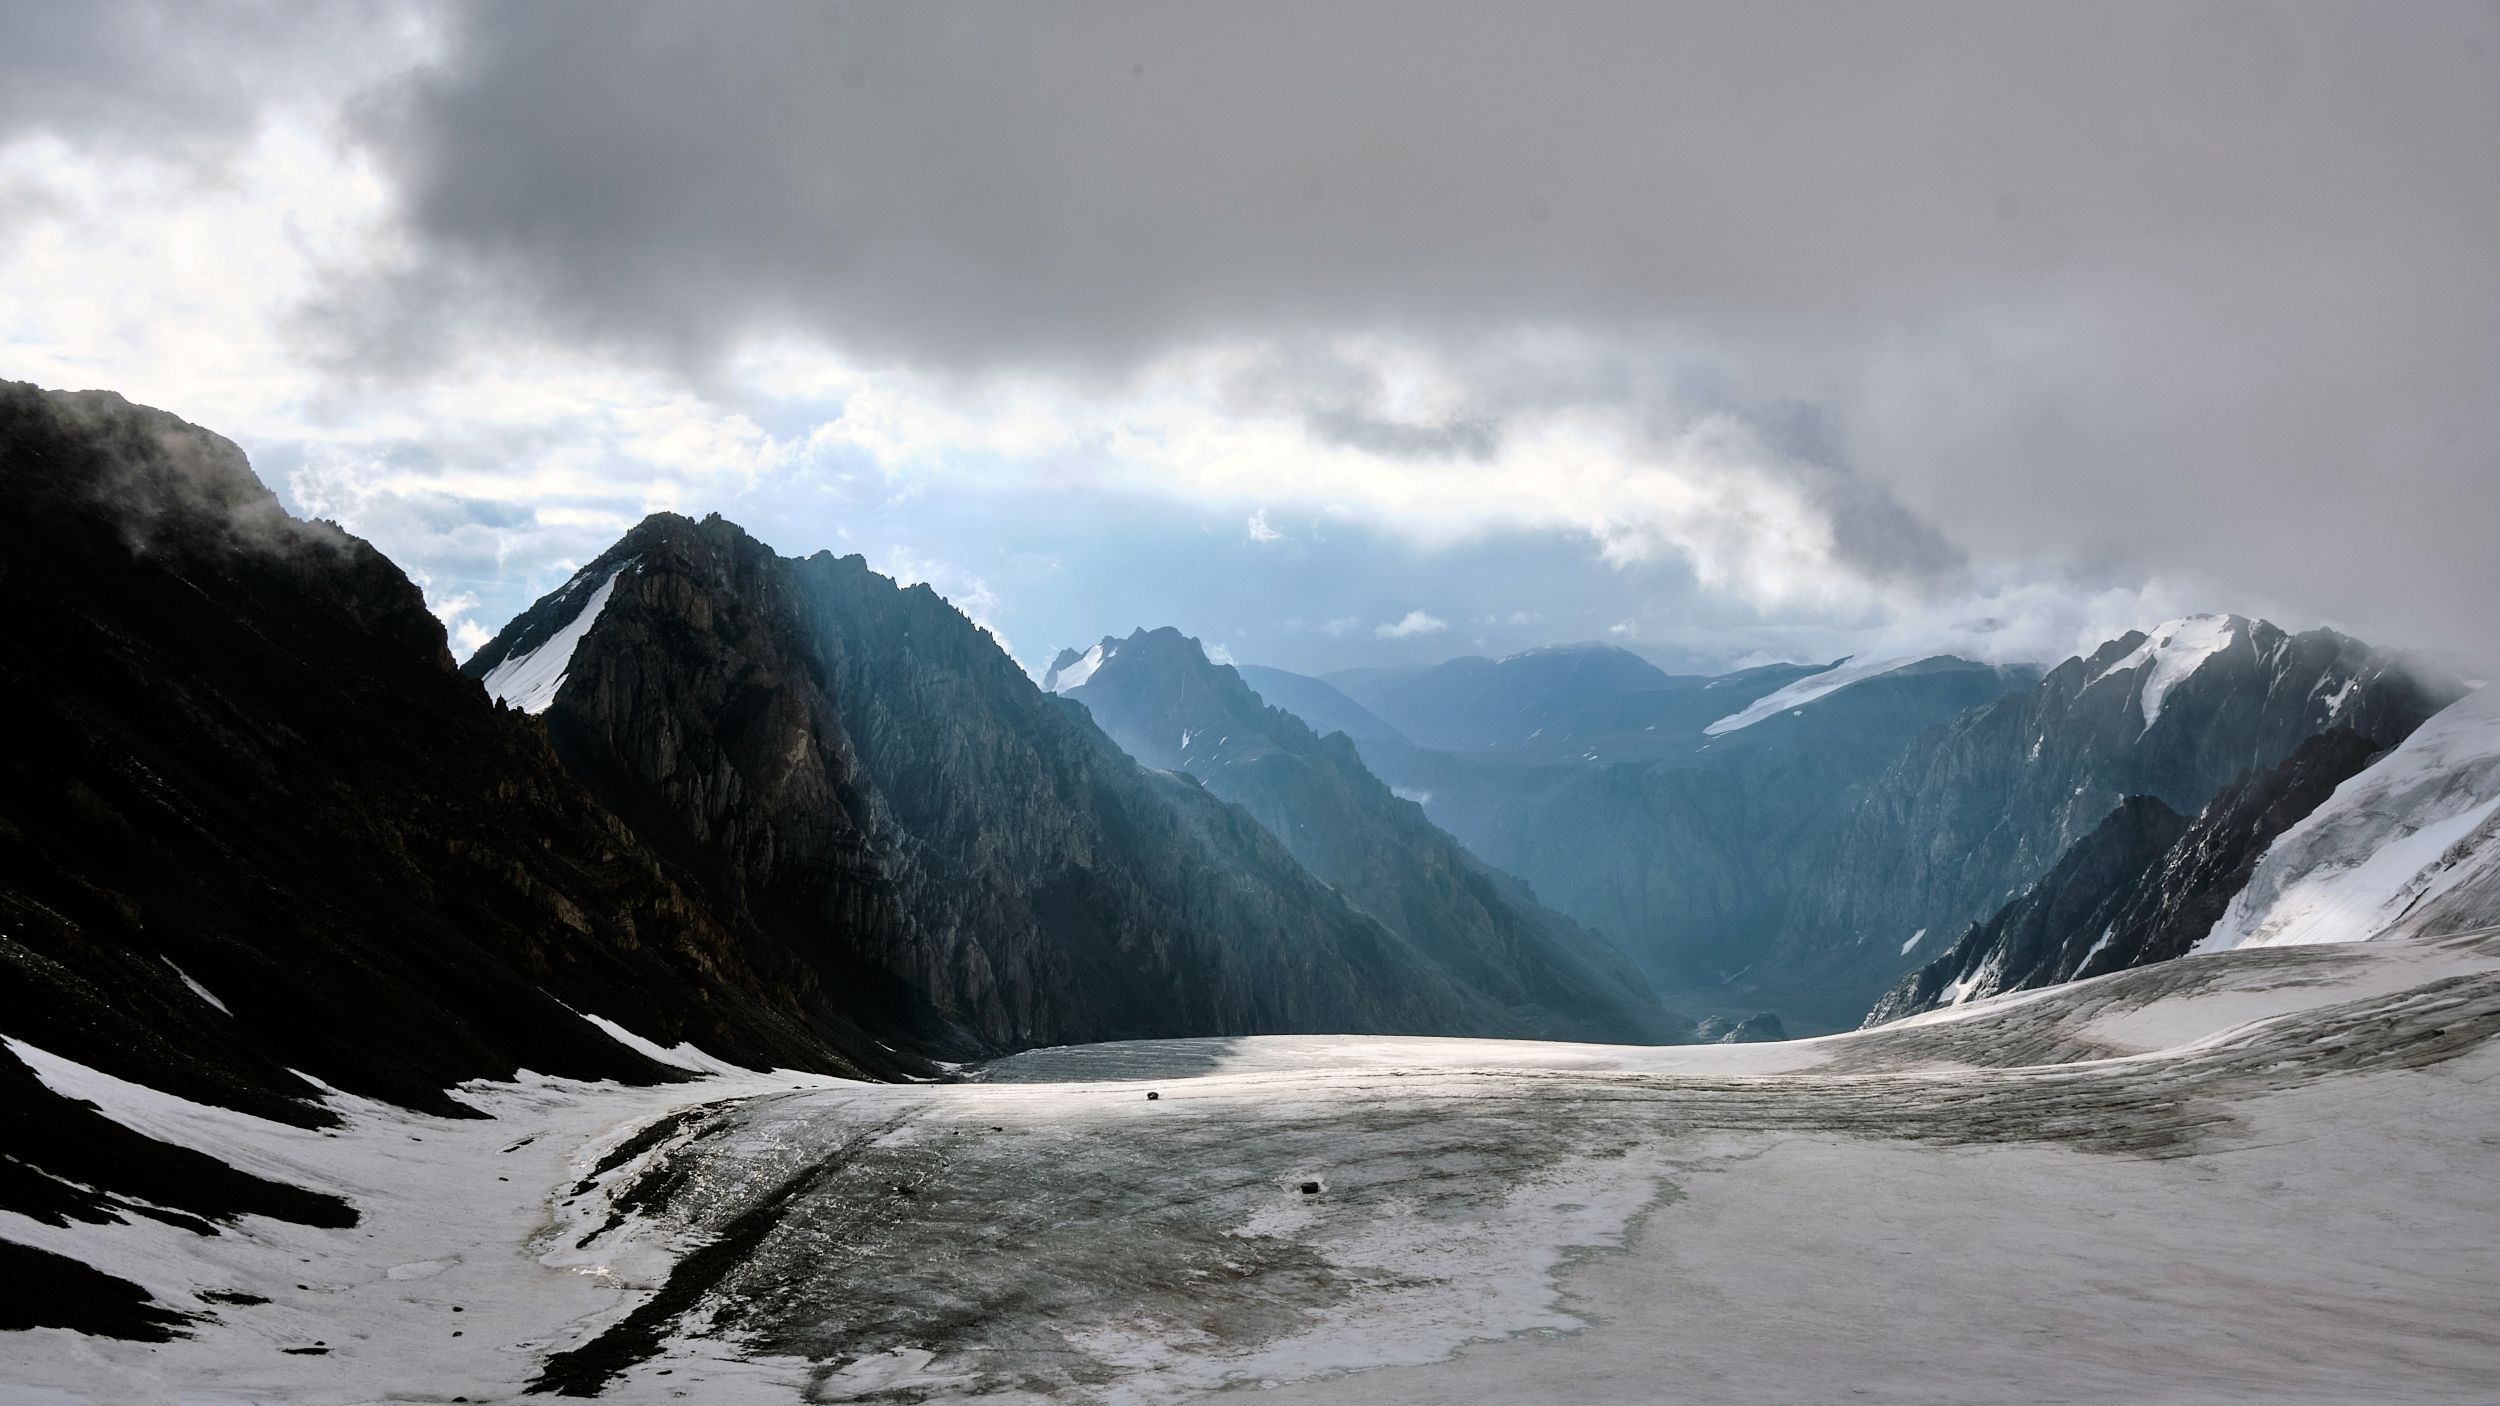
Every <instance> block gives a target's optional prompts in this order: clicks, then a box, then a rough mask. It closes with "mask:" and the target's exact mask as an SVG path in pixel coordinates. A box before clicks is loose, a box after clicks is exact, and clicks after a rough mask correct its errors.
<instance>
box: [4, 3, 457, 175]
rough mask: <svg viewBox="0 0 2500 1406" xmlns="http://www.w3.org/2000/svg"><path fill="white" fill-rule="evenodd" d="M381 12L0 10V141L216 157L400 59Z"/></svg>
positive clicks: (109, 7)
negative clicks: (339, 85) (315, 98)
mask: <svg viewBox="0 0 2500 1406" xmlns="http://www.w3.org/2000/svg"><path fill="white" fill-rule="evenodd" d="M414 24H415V20H414V18H413V17H412V15H411V12H410V10H409V8H408V6H406V5H404V4H396V3H388V0H339V3H323V4H319V5H306V4H302V3H296V0H78V3H72V4H44V3H14V4H9V5H6V6H0V140H6V139H8V138H10V137H14V136H17V135H20V134H22V133H25V132H29V131H41V132H45V133H48V134H50V135H52V136H54V137H57V138H59V139H61V140H63V141H65V142H68V143H70V144H71V145H73V146H84V145H90V144H109V145H115V146H119V147H122V148H124V149H128V150H137V151H144V152H146V153H148V154H150V155H154V156H157V157H160V158H174V157H183V158H214V157H215V156H217V155H219V154H221V153H222V152H223V151H224V150H225V149H227V148H229V147H230V146H231V145H232V144H233V143H234V142H235V141H236V140H238V139H240V138H241V137H243V136H246V135H248V134H249V132H250V131H251V130H252V128H253V127H254V126H255V125H257V123H258V122H259V121H260V119H261V116H262V114H263V112H264V110H265V109H266V108H267V107H268V106H269V105H270V104H271V103H272V102H273V101H277V100H284V99H287V98H290V97H294V96H298V95H300V93H301V92H302V91H303V89H304V88H305V87H306V86H307V85H308V84H314V83H318V81H319V80H320V77H321V75H322V74H323V73H325V72H330V73H336V72H337V71H338V70H340V69H342V68H353V67H356V66H357V64H356V63H355V62H354V61H353V60H351V59H350V57H349V56H351V55H356V54H363V55H366V56H367V57H368V58H370V57H371V56H372V55H373V54H374V53H375V51H376V50H377V48H378V49H380V50H382V51H383V52H384V53H386V54H387V53H389V52H392V51H401V50H404V48H405V41H406V40H407V39H408V38H409V37H410V35H411V34H412V33H413V26H414Z"/></svg>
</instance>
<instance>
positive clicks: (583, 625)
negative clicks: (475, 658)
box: [484, 562, 633, 713]
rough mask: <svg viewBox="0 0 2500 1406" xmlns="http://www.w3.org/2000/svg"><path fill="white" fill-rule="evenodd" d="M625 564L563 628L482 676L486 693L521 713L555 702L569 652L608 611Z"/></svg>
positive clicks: (568, 667)
mask: <svg viewBox="0 0 2500 1406" xmlns="http://www.w3.org/2000/svg"><path fill="white" fill-rule="evenodd" d="M631 565H633V563H631V562H627V563H625V565H624V566H619V567H618V568H617V569H616V570H614V571H611V572H609V573H608V579H606V580H605V581H602V582H600V583H599V589H597V590H595V591H593V592H591V593H590V599H589V600H588V601H587V602H585V603H584V604H583V606H582V609H581V613H580V614H578V615H576V616H574V617H573V618H572V620H571V621H569V622H568V623H567V624H566V625H565V627H564V628H563V629H561V630H558V631H556V632H555V633H554V634H552V635H549V636H548V637H547V639H546V641H545V642H544V643H542V644H540V645H539V646H538V647H537V648H536V649H533V650H531V651H530V652H529V653H527V654H516V655H513V656H512V657H510V658H508V659H506V660H504V661H503V662H502V663H500V664H498V665H496V666H495V667H494V668H492V669H490V670H488V671H487V673H486V678H485V679H484V683H485V684H486V691H487V692H488V693H490V694H493V695H494V696H495V697H496V698H497V699H498V700H500V701H502V702H505V703H509V704H511V705H512V706H513V707H515V708H518V709H520V710H521V711H522V712H524V713H543V712H545V711H547V708H548V705H550V704H552V703H554V702H555V701H556V692H557V690H559V689H561V688H563V687H564V677H565V675H566V674H567V673H568V672H569V671H571V669H572V667H573V651H574V650H576V649H578V648H580V647H581V643H582V641H583V640H584V639H587V638H589V636H590V627H591V626H593V625H596V624H598V623H599V614H600V612H601V611H604V610H606V609H607V608H608V597H610V596H612V595H614V594H615V593H616V578H618V577H620V576H622V575H624V574H625V567H626V566H631Z"/></svg>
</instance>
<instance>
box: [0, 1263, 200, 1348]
mask: <svg viewBox="0 0 2500 1406" xmlns="http://www.w3.org/2000/svg"><path fill="white" fill-rule="evenodd" d="M191 1321H192V1320H191V1318H190V1317H189V1316H188V1315H186V1314H181V1313H176V1312H174V1311H173V1310H172V1309H169V1308H167V1307H165V1306H164V1305H162V1304H160V1303H158V1302H156V1300H155V1299H153V1298H151V1297H149V1295H148V1291H147V1290H145V1289H142V1288H140V1287H139V1286H138V1285H136V1284H133V1283H131V1282H130V1281H129V1280H127V1279H118V1278H115V1277H114V1276H112V1275H110V1274H106V1273H104V1272H103V1271H102V1270H99V1269H94V1268H91V1267H89V1266H87V1265H83V1264H80V1263H79V1262H78V1261H76V1260H74V1259H70V1258H69V1257H67V1256H65V1255H56V1254H54V1253H52V1252H51V1251H50V1250H38V1249H36V1248H35V1247H34V1246H32V1245H20V1244H18V1243H17V1242H16V1241H14V1240H0V1332H5V1333H15V1332H23V1331H25V1330H27V1329H30V1328H67V1329H69V1330H70V1331H72V1332H77V1333H86V1334H88V1335H90V1336H92V1337H99V1338H121V1339H124V1340H126V1341H130V1342H142V1343H163V1342H171V1341H173V1340H174V1339H175V1338H178V1337H188V1336H189V1333H188V1332H186V1331H185V1329H186V1327H187V1326H188V1325H189V1324H190V1322H191Z"/></svg>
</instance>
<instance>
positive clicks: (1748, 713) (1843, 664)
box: [1702, 654, 1933, 737]
mask: <svg viewBox="0 0 2500 1406" xmlns="http://www.w3.org/2000/svg"><path fill="white" fill-rule="evenodd" d="M1932 657H1933V656H1931V655H1925V654H1892V655H1884V656H1881V657H1878V658H1872V659H1868V658H1863V657H1859V656H1851V657H1850V658H1847V659H1843V660H1841V661H1840V662H1839V663H1837V664H1834V665H1833V666H1832V667H1830V668H1828V669H1825V670H1824V671H1823V672H1821V673H1819V674H1808V675H1806V676H1805V677H1804V678H1802V679H1798V680H1797V681H1795V682H1794V683H1791V684H1788V685H1787V686H1786V687H1783V688H1780V689H1776V690H1774V691H1772V692H1770V693H1766V694H1764V695H1762V696H1761V697H1760V698H1757V699H1755V700H1754V701H1753V703H1752V704H1751V705H1750V706H1748V707H1746V708H1745V709H1744V710H1742V711H1741V712H1734V713H1730V714H1728V715H1727V716H1726V717H1724V718H1721V719H1719V720H1718V721H1717V722H1714V723H1712V724H1710V725H1709V726H1708V727H1705V728H1703V729H1702V733H1703V735H1704V736H1708V737H1717V736H1720V735H1721V734H1723V733H1730V732H1735V731H1737V730H1738V729H1740V728H1748V727H1751V726H1753V725H1754V724H1755V723H1758V722H1760V721H1762V720H1763V719H1765V718H1775V717H1778V716H1779V715H1780V714H1782V713H1786V712H1790V711H1793V710H1795V709H1799V708H1803V707H1804V706H1806V705H1807V704H1808V703H1812V702H1813V701H1815V700H1816V699H1818V698H1822V697H1824V696H1825V695H1827V694H1833V693H1838V692H1839V691H1840V690H1842V689H1844V688H1847V687H1848V686H1849V685H1851V684H1853V683H1864V682H1866V681H1867V680H1868V679H1871V678H1875V677H1877V676H1879V675H1882V674H1889V673H1891V672H1892V671H1893V670H1895V669H1899V668H1903V667H1905V666H1907V665H1911V664H1915V663H1917V662H1918V661H1919V660H1921V659H1927V658H1932Z"/></svg>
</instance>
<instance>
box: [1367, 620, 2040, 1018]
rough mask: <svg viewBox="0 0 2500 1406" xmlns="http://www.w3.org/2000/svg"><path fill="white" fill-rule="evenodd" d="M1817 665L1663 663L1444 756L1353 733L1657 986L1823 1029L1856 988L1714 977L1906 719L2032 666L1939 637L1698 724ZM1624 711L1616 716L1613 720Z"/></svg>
mask: <svg viewBox="0 0 2500 1406" xmlns="http://www.w3.org/2000/svg"><path fill="white" fill-rule="evenodd" d="M1844 667H1845V666H1844ZM1830 672H1832V670H1831V668H1829V667H1828V666H1827V667H1821V668H1818V667H1815V666H1807V665H1789V666H1779V667H1777V668H1772V669H1763V670H1748V671H1745V672H1743V673H1740V674H1735V675H1729V676H1726V677H1724V678H1722V679H1702V680H1676V679H1673V678H1671V677H1670V678H1669V681H1668V684H1667V685H1666V686H1664V687H1662V688H1658V689H1651V690H1648V691H1646V692H1635V693H1617V694H1614V695H1612V696H1611V697H1610V698H1608V699H1605V700H1601V703H1602V705H1603V706H1590V707H1580V708H1577V709H1573V708H1570V707H1568V706H1566V704H1565V702H1564V701H1563V700H1556V702H1555V703H1554V705H1553V709H1554V711H1556V712H1558V713H1570V714H1572V715H1574V716H1576V717H1578V718H1580V719H1582V720H1584V721H1585V722H1586V723H1587V726H1588V727H1589V729H1590V730H1589V731H1588V732H1586V733H1584V734H1582V735H1581V736H1580V737H1578V738H1575V739H1574V740H1573V741H1572V743H1571V744H1570V746H1571V748H1572V750H1569V751H1568V752H1567V753H1566V755H1564V756H1563V757H1561V758H1559V759H1557V758H1553V757H1551V756H1541V755H1539V754H1536V753H1532V752H1527V751H1522V750H1516V749H1514V750H1509V751H1484V752H1479V753H1475V754H1471V755H1466V756H1460V755H1456V754H1453V753H1450V752H1444V751H1438V750H1434V749H1431V748H1427V747H1421V746H1417V745H1415V744H1414V743H1411V742H1407V741H1404V740H1403V739H1402V738H1396V737H1383V738H1372V739H1358V740H1357V747H1358V750H1359V751H1360V752H1361V755H1362V759H1363V761H1364V762H1365V763H1366V764H1367V765H1368V766H1369V767H1370V769H1371V770H1372V771H1374V772H1375V773H1377V774H1379V775H1380V776H1381V777H1382V779H1383V780H1385V781H1387V782H1389V783H1390V784H1391V785H1392V786H1393V787H1395V788H1396V790H1397V792H1398V794H1400V795H1404V796H1410V797H1413V798H1415V799H1416V800H1418V801H1419V802H1420V803H1421V804H1422V806H1423V808H1424V810H1425V812H1426V814H1427V815H1428V816H1429V817H1430V818H1431V819H1432V821H1433V822H1434V823H1436V824H1437V825H1439V826H1441V827H1442V828H1443V829H1445V830H1447V831H1449V832H1450V833H1451V834H1452V835H1453V836H1454V837H1456V838H1457V839H1458V840H1459V841H1460V842H1461V843H1462V844H1464V845H1465V846H1466V847H1467V848H1468V849H1469V850H1471V851H1472V852H1474V853H1475V854H1477V855H1479V856H1481V857H1482V858H1483V859H1484V860H1485V862H1486V863H1488V864H1491V865H1493V866H1495V867H1496V868H1499V869H1502V870H1504V871H1506V872H1509V873H1514V874H1517V875H1519V876H1520V877H1521V878H1522V879H1524V880H1526V881H1527V882H1528V884H1529V885H1530V886H1531V887H1532V888H1533V889H1534V891H1535V892H1536V894H1537V896H1538V897H1539V899H1541V900H1542V901H1543V902H1545V903H1546V904H1548V905H1550V906H1551V907H1553V908H1555V909H1556V910H1558V911H1560V912H1562V913H1564V914H1567V915H1568V916H1570V917H1571V918H1572V919H1574V920H1575V921H1577V922H1579V923H1582V924H1584V925H1586V926H1588V927H1590V928H1593V929H1595V930H1596V931H1597V932H1599V933H1600V934H1602V935H1604V936H1605V937H1607V938H1608V939H1610V940H1611V941H1612V942H1613V943H1614V944H1615V945H1616V946H1618V947H1620V948H1622V949H1623V950H1624V951H1625V952H1627V953H1629V954H1630V955H1631V956H1632V957H1633V958H1634V960H1635V961H1637V962H1638V963H1639V964H1640V965H1641V967H1642V969H1643V970H1644V971H1645V972H1646V973H1647V974H1648V975H1649V976H1650V978H1651V979H1652V981H1653V982H1655V983H1656V984H1657V985H1658V986H1659V987H1660V989H1661V990H1662V991H1663V992H1664V993H1665V994H1666V998H1667V1002H1668V1004H1669V1005H1672V1006H1676V1007H1678V1008H1679V1009H1687V1010H1691V1011H1693V1012H1694V1013H1696V1014H1702V1015H1713V1014H1715V1015H1723V1016H1727V1017H1730V1018H1735V1019H1741V1018H1743V1017H1746V1016H1750V1015H1752V1014H1755V1013H1757V1012H1760V1011H1761V1010H1763V1009H1764V1008H1765V1007H1766V1006H1775V1007H1777V1009H1778V1011H1779V1014H1780V1016H1781V1018H1782V1019H1783V1021H1784V1022H1785V1023H1787V1024H1788V1025H1789V1026H1790V1027H1791V1028H1796V1029H1802V1030H1804V1031H1806V1032H1807V1033H1813V1032H1814V1031H1817V1030H1831V1029H1841V1028H1847V1027H1850V1026H1854V1025H1855V1024H1856V1023H1857V1022H1858V1020H1859V1018H1860V1017H1861V1016H1863V1015H1864V1013H1865V1006H1866V1003H1867V1001H1869V1000H1871V999H1872V993H1868V994H1866V995H1859V996H1843V997H1842V998H1840V999H1838V1000H1823V999H1821V998H1820V997H1818V996H1817V995H1816V993H1814V992H1812V991H1811V990H1807V991H1803V992H1798V991H1787V990H1780V989H1778V988H1777V987H1776V986H1772V987H1764V988H1760V989H1754V990H1742V989H1735V988H1733V987H1731V986H1730V984H1729V978H1730V977H1731V976H1733V975H1737V974H1740V973H1743V972H1744V971H1745V969H1746V968H1748V967H1752V966H1755V965H1756V964H1757V963H1758V962H1759V961H1760V959H1761V957H1762V955H1763V953H1764V949H1765V948H1766V947H1767V946H1768V945H1769V944H1770V943H1772V942H1773V941H1774V940H1776V939H1777V938H1778V937H1779V936H1780V935H1781V934H1782V932H1783V925H1784V923H1785V921H1786V918H1787V914H1788V910H1789V908H1790V906H1791V904H1792V902H1793V901H1794V899H1795V896H1796V895H1797V894H1798V893H1799V892H1801V891H1805V890H1808V889H1810V888H1811V887H1812V886H1814V885H1815V884H1817V883H1818V882H1819V881H1820V877H1821V876H1820V873H1819V868H1820V866H1821V865H1824V864H1826V863H1828V862H1829V860H1830V857H1831V855H1832V854H1833V853H1834V852H1835V851H1836V850H1837V849H1838V848H1839V846H1840V844H1841V842H1842V840H1843V839H1844V838H1845V836H1846V833H1847V829H1848V825H1849V823H1850V819H1851V817H1852V815H1853V814H1854V812H1855V808H1856V806H1857V805H1858V804H1859V802H1860V800H1861V798H1862V797H1863V795H1864V793H1865V791H1866V790H1867V788H1868V787H1870V786H1871V785H1872V784H1873V782H1874V781H1875V779H1876V778H1877V777H1879V776H1880V775H1881V774H1882V773H1883V772H1884V770H1885V769H1886V768H1887V767H1889V766H1890V765H1892V764H1893V763H1894V762H1895V761H1897V760H1898V759H1899V758H1900V756H1901V755H1902V754H1903V752H1904V751H1905V750H1906V749H1908V748H1909V747H1910V746H1911V744H1912V743H1913V742H1914V741H1915V740H1916V739H1917V738H1918V736H1919V735H1920V734H1922V733H1924V732H1926V731H1928V730H1930V729H1933V728H1937V727H1941V726H1943V725H1944V724H1946V723H1948V722H1950V721H1951V720H1952V719H1953V718H1955V717H1957V716H1959V715H1960V714H1962V713H1963V712H1965V711H1967V710H1968V709H1970V708H1972V707H1973V706H1976V705H1978V704H1981V703H1985V702H1987V701H1989V700H1992V699H1995V698H1997V697H1999V696H2000V695H2002V694H2004V693H2006V692H2008V691H2009V690H2018V689H2021V688H2024V687H2027V686H2029V685H2030V684H2031V683H2033V682H2034V681H2036V679H2037V677H2038V675H2037V674H2036V672H2033V671H2028V670H2024V669H2019V668H2017V669H2003V668H1997V667H1992V666H1988V665H1982V664H1976V663H1972V662H1970V661H1967V660H1960V659H1953V658H1949V657H1936V658H1930V659H1923V660H1916V661H1910V662H1906V663H1904V662H1901V661H1892V662H1891V666H1890V667H1886V668H1884V669H1882V670H1880V671H1868V672H1866V673H1863V674H1858V675H1855V676H1852V677H1849V678H1848V679H1846V680H1845V681H1844V682H1843V683H1841V684H1839V685H1836V686H1834V687H1832V688H1830V689H1828V690H1820V691H1818V692H1816V693H1815V694H1814V695H1813V696H1810V697H1809V696H1803V691H1802V690H1801V691H1800V693H1799V694H1792V695H1791V698H1792V700H1793V702H1792V706H1786V707H1782V708H1779V709H1777V710H1775V711H1772V712H1769V713H1767V714H1763V715H1760V716H1757V717H1753V718H1748V719H1745V720H1744V723H1743V725H1741V726H1735V725H1731V726H1729V727H1727V728H1723V729H1722V730H1721V731H1720V732H1719V733H1717V734H1712V733H1710V732H1708V731H1707V729H1708V728H1709V727H1710V726H1711V725H1713V724H1715V723H1718V722H1720V721H1721V720H1723V719H1729V718H1732V717H1737V716H1739V715H1742V714H1744V713H1745V712H1746V710H1747V709H1748V708H1750V707H1751V706H1752V705H1753V704H1754V703H1755V702H1757V701H1759V700H1760V699H1762V698H1763V697H1765V696H1768V695H1770V694H1773V693H1775V692H1776V691H1778V690H1780V689H1783V688H1788V687H1789V686H1791V685H1794V684H1796V683H1798V682H1799V681H1800V680H1807V679H1813V678H1815V677H1817V676H1820V675H1825V674H1828V673H1830ZM1662 677H1666V676H1662ZM1644 719H1646V720H1644ZM1661 719H1663V720H1664V721H1659V720H1661ZM1392 721H1394V719H1393V720H1392ZM1601 726H1602V728H1603V729H1604V730H1603V731H1600V730H1599V729H1600V727H1601ZM1624 726H1629V727H1630V728H1631V730H1630V731H1628V732H1625V731H1620V730H1617V729H1619V728H1621V727H1624ZM1591 753H1594V754H1595V755H1594V756H1592V755H1591ZM1903 965H1904V967H1906V966H1907V965H1909V963H1907V962H1906V961H1905V962H1904V964H1903ZM1895 974H1897V972H1896V973H1895ZM1887 979H1889V977H1888V978H1887ZM1851 1000H1855V1002H1856V1004H1855V1005H1854V1006H1852V1005H1850V1004H1849V1002H1850V1001H1851Z"/></svg>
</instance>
